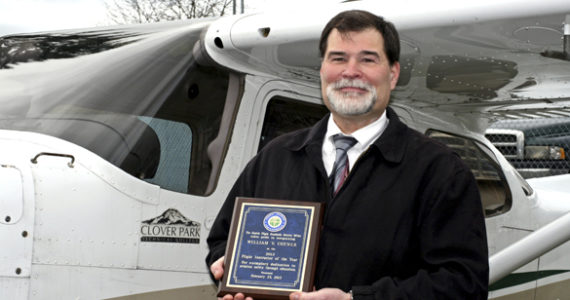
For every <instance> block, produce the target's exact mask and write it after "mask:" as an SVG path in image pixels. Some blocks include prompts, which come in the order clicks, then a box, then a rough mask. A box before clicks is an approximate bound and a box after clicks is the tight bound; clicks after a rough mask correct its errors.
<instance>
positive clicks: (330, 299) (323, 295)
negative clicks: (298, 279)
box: [289, 288, 350, 300]
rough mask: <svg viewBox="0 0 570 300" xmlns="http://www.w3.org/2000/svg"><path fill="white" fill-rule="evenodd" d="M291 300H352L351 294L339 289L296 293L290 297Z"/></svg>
mask: <svg viewBox="0 0 570 300" xmlns="http://www.w3.org/2000/svg"><path fill="white" fill-rule="evenodd" d="M289 299H290V300H350V294H349V293H345V292H343V291H341V290H339V289H333V288H324V289H320V290H318V291H314V292H310V293H306V292H303V293H300V292H295V293H291V295H289Z"/></svg>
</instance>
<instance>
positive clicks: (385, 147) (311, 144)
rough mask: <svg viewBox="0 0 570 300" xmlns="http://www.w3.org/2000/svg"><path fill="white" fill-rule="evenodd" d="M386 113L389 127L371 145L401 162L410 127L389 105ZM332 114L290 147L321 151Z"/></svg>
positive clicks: (390, 158)
mask: <svg viewBox="0 0 570 300" xmlns="http://www.w3.org/2000/svg"><path fill="white" fill-rule="evenodd" d="M386 114H387V116H388V120H389V123H388V127H387V128H386V130H385V131H384V133H383V134H382V135H381V136H380V137H379V138H378V139H377V140H376V141H375V142H374V143H373V144H372V145H371V146H370V147H374V148H376V149H378V150H379V151H380V153H381V154H382V156H383V157H384V159H386V160H387V161H390V162H394V163H399V162H401V161H402V159H403V157H404V153H405V149H406V148H407V139H406V138H405V137H406V134H405V132H406V130H408V127H407V126H406V125H405V124H404V123H402V122H401V121H400V119H399V118H398V115H396V113H395V112H394V110H393V109H392V108H390V107H387V108H386ZM330 115H331V114H330V113H329V114H327V115H326V116H325V117H324V118H322V119H321V120H320V121H319V122H317V123H316V124H315V125H314V126H313V127H311V128H310V130H309V132H308V134H307V135H305V137H304V139H299V140H297V141H296V142H293V143H291V144H289V147H288V148H289V149H291V150H293V151H301V150H302V149H305V148H307V149H308V150H311V149H312V150H313V151H314V152H316V151H317V150H318V151H319V153H320V149H321V147H322V144H323V139H324V136H325V133H326V131H327V122H328V119H329V118H330Z"/></svg>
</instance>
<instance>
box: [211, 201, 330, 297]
mask: <svg viewBox="0 0 570 300" xmlns="http://www.w3.org/2000/svg"><path fill="white" fill-rule="evenodd" d="M323 206H324V204H323V203H319V202H300V201H287V200H269V199H257V198H236V203H235V207H234V211H233V216H232V223H231V226H230V232H229V237H228V244H227V248H226V256H225V261H224V263H225V267H224V276H223V278H222V281H221V282H220V287H219V289H218V297H222V296H223V295H226V294H232V295H235V294H236V293H243V294H244V295H246V297H247V296H249V297H253V298H254V299H256V300H260V299H276V300H280V299H289V294H291V293H292V292H301V291H311V290H312V289H313V277H314V275H315V267H316V258H317V247H318V242H319V233H320V227H321V223H322V217H323Z"/></svg>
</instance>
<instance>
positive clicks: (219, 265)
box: [210, 256, 224, 280]
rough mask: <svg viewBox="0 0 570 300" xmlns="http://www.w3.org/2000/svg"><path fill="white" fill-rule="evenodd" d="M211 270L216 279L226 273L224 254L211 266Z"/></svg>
mask: <svg viewBox="0 0 570 300" xmlns="http://www.w3.org/2000/svg"><path fill="white" fill-rule="evenodd" d="M210 272H212V275H214V278H215V279H216V280H220V279H222V276H223V275H224V256H222V257H220V258H219V259H218V260H216V261H215V262H214V263H213V264H212V265H211V266H210Z"/></svg>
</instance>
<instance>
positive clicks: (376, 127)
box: [325, 111, 389, 150]
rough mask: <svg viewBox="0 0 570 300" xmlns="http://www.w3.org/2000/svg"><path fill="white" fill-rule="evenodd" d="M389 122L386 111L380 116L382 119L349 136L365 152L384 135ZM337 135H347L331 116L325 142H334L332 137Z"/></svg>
mask: <svg viewBox="0 0 570 300" xmlns="http://www.w3.org/2000/svg"><path fill="white" fill-rule="evenodd" d="M388 122H389V121H388V117H387V116H386V111H384V112H383V113H382V115H381V116H380V118H378V119H377V120H376V121H374V122H372V123H370V124H368V125H366V126H364V127H362V128H360V129H358V130H356V131H355V132H353V133H351V134H349V135H348V136H351V137H353V138H355V139H356V141H357V142H358V143H357V144H356V145H355V147H358V148H361V149H363V150H364V149H366V148H368V146H370V145H371V144H372V143H373V142H374V141H375V140H376V139H378V137H379V136H380V135H382V133H383V132H384V130H385V129H386V127H387V126H388ZM335 134H342V135H347V134H344V133H342V131H341V130H340V128H338V126H337V125H336V123H335V122H334V120H333V118H332V115H331V117H330V118H329V120H328V123H327V133H326V134H325V141H331V142H332V136H333V135H335Z"/></svg>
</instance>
